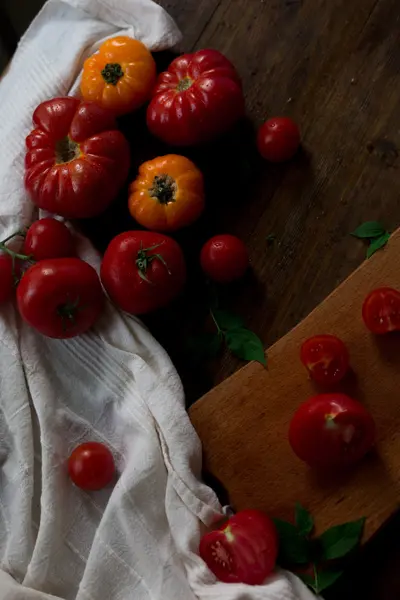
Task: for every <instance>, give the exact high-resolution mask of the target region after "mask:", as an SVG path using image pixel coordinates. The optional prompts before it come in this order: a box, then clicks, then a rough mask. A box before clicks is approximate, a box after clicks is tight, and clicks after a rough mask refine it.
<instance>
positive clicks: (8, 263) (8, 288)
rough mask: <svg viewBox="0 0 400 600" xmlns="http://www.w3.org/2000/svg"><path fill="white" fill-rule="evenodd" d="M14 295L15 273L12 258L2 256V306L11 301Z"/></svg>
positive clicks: (0, 258)
mask: <svg viewBox="0 0 400 600" xmlns="http://www.w3.org/2000/svg"><path fill="white" fill-rule="evenodd" d="M13 294H14V273H13V263H12V258H11V256H9V255H8V254H0V304H4V303H5V302H8V301H9V300H11V298H12V296H13Z"/></svg>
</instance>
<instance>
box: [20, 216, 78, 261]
mask: <svg viewBox="0 0 400 600" xmlns="http://www.w3.org/2000/svg"><path fill="white" fill-rule="evenodd" d="M23 252H24V254H25V255H27V256H31V257H32V258H33V259H34V260H43V259H45V258H66V257H68V256H75V244H74V238H73V235H72V233H71V232H70V230H69V229H68V227H67V226H66V225H64V223H61V221H57V219H50V218H48V217H47V218H45V219H39V220H38V221H35V222H34V223H33V224H32V225H31V226H30V227H29V229H28V231H27V233H26V236H25V241H24V250H23Z"/></svg>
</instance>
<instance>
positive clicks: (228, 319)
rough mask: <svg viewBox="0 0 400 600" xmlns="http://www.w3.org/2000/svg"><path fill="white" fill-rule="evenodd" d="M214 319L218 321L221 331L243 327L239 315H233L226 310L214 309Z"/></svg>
mask: <svg viewBox="0 0 400 600" xmlns="http://www.w3.org/2000/svg"><path fill="white" fill-rule="evenodd" d="M213 315H214V319H215V320H216V321H217V323H218V327H219V328H220V329H222V331H230V330H231V329H240V328H242V327H243V325H244V323H243V319H242V318H241V317H239V315H235V314H234V313H231V312H229V311H227V310H214V311H213Z"/></svg>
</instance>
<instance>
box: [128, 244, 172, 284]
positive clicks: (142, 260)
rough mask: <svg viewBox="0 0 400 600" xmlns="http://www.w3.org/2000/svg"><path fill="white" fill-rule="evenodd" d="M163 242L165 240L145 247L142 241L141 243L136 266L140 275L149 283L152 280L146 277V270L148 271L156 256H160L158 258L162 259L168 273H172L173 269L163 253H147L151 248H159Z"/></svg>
mask: <svg viewBox="0 0 400 600" xmlns="http://www.w3.org/2000/svg"><path fill="white" fill-rule="evenodd" d="M163 244H164V242H160V243H159V244H155V245H154V246H150V247H149V248H143V244H142V243H141V244H140V250H139V252H138V253H137V259H136V261H135V262H136V266H137V268H138V271H139V275H140V277H141V278H142V279H143V280H144V281H146V282H147V283H151V281H150V280H149V279H148V278H147V277H146V271H147V269H148V267H149V265H150V264H151V262H152V261H153V260H154V259H156V258H158V260H159V261H161V262H162V264H163V265H164V267H165V268H166V269H167V271H168V275H171V271H170V270H169V269H168V265H167V263H166V262H165V260H164V257H163V256H162V255H161V254H150V255H149V254H147V253H148V252H150V251H151V250H155V249H156V248H159V247H160V246H162V245H163Z"/></svg>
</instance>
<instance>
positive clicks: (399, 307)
mask: <svg viewBox="0 0 400 600" xmlns="http://www.w3.org/2000/svg"><path fill="white" fill-rule="evenodd" d="M362 316H363V319H364V323H365V325H366V326H367V327H368V329H369V330H370V331H372V333H376V334H383V333H389V332H390V331H400V292H398V291H397V290H394V289H393V288H389V287H382V288H378V289H376V290H374V291H373V292H371V293H370V294H369V295H368V296H367V297H366V299H365V301H364V304H363V307H362Z"/></svg>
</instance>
